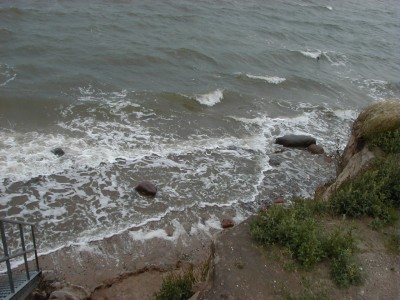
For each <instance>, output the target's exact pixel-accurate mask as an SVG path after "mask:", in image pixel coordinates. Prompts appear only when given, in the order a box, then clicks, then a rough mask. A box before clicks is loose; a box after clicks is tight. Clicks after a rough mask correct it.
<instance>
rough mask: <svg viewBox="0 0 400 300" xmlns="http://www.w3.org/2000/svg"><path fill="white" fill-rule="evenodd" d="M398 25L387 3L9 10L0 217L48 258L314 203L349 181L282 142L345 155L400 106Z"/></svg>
mask: <svg viewBox="0 0 400 300" xmlns="http://www.w3.org/2000/svg"><path fill="white" fill-rule="evenodd" d="M398 19H399V8H398V5H397V3H396V1H390V0H387V1H381V2H379V3H376V2H374V1H361V0H353V1H335V2H333V1H323V2H321V1H311V0H307V1H298V0H296V1H295V0H287V1H279V2H276V1H250V2H245V3H243V1H227V2H224V3H215V2H214V1H201V2H198V1H197V2H195V1H155V2H152V3H147V2H146V3H143V2H140V1H133V0H132V1H111V2H110V1H91V2H90V3H89V4H88V3H82V2H81V1H68V2H65V1H52V2H48V1H36V2H28V1H3V2H2V3H1V4H0V171H1V172H0V176H1V178H0V216H1V217H10V218H16V219H20V220H24V221H29V222H34V223H36V224H38V237H39V248H40V249H41V250H40V251H41V253H45V252H49V251H53V250H55V249H58V248H62V247H65V246H67V245H70V244H82V245H84V244H85V243H87V242H88V241H91V240H98V239H103V238H104V237H106V236H110V235H113V234H116V233H118V232H121V231H123V230H125V229H127V228H135V230H134V231H132V234H131V238H132V239H134V240H146V239H149V238H151V237H155V236H158V237H162V238H165V239H170V240H173V239H176V238H177V237H178V236H179V232H183V231H184V232H186V233H189V234H192V235H195V234H196V233H197V232H199V231H201V232H206V233H209V234H211V233H212V232H213V230H218V229H220V220H221V219H222V218H226V217H229V218H233V219H234V220H235V221H236V222H240V221H242V220H243V219H245V218H246V217H247V216H248V215H250V214H251V213H253V212H254V211H256V210H257V209H258V207H259V206H260V205H261V204H263V203H268V202H271V201H273V199H275V198H277V197H278V196H280V195H283V196H285V197H286V198H287V199H290V197H292V196H303V197H309V196H311V195H312V194H313V192H314V189H315V188H316V187H317V186H318V185H319V184H321V183H323V182H324V181H326V180H328V179H330V178H332V177H333V176H334V175H335V167H334V164H333V163H328V162H326V161H325V160H324V158H323V157H319V156H312V155H310V154H309V153H307V152H304V151H301V150H296V149H295V150H285V151H283V152H282V148H281V147H280V146H277V145H275V144H274V140H275V138H276V137H278V136H281V135H284V134H289V133H294V134H309V135H312V136H314V137H316V139H317V143H318V144H320V145H322V146H323V147H324V148H325V151H326V152H327V153H328V154H333V153H335V151H336V150H337V149H338V148H343V146H344V144H345V143H346V141H347V138H348V134H349V130H350V125H351V122H352V121H353V120H354V119H355V117H356V116H357V113H358V111H359V110H360V109H361V108H363V107H365V106H366V105H368V104H370V103H372V102H375V101H379V100H382V99H385V98H395V97H399V96H400V82H399V79H398V78H400V76H399V75H400V64H399V62H400V61H399V59H400V57H399V56H398V49H399V44H398V43H399V36H398V33H399V32H400V31H399V24H398V21H397V20H398ZM56 147H61V148H62V149H63V150H64V151H65V153H66V154H65V155H64V156H62V157H57V156H55V155H54V154H52V153H51V150H52V149H54V148H56ZM142 180H150V181H152V182H154V183H155V184H156V186H157V187H158V189H159V192H158V194H157V196H156V197H155V198H147V197H143V196H140V195H138V194H137V193H136V192H135V190H134V187H135V186H136V184H137V183H138V182H140V181H142ZM167 227H172V228H173V230H174V233H173V234H172V236H168V235H167V233H166V231H165V230H164V229H165V228H167ZM10 230H11V229H10Z"/></svg>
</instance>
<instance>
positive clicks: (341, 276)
mask: <svg viewBox="0 0 400 300" xmlns="http://www.w3.org/2000/svg"><path fill="white" fill-rule="evenodd" d="M331 277H332V279H333V280H334V281H335V282H336V284H337V285H338V286H340V287H348V286H350V285H359V284H361V283H362V278H363V277H362V269H361V267H360V265H359V264H358V263H356V261H355V258H354V256H353V255H352V253H351V251H350V250H347V251H346V250H345V251H342V252H340V253H339V255H338V256H336V257H333V258H332V259H331Z"/></svg>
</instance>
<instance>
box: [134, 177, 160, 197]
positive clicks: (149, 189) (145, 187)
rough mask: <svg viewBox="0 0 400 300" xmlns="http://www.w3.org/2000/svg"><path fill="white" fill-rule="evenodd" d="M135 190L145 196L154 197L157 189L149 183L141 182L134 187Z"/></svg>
mask: <svg viewBox="0 0 400 300" xmlns="http://www.w3.org/2000/svg"><path fill="white" fill-rule="evenodd" d="M135 190H136V191H137V192H138V193H140V194H142V195H145V196H153V197H154V196H155V195H156V194H157V187H156V186H155V185H154V184H152V183H151V182H150V181H142V182H140V183H139V184H138V185H137V186H136V187H135Z"/></svg>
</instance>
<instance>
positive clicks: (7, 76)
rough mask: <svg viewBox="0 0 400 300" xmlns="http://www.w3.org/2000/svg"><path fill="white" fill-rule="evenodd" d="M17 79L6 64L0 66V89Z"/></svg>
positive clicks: (15, 74)
mask: <svg viewBox="0 0 400 300" xmlns="http://www.w3.org/2000/svg"><path fill="white" fill-rule="evenodd" d="M16 77H17V73H15V72H14V69H13V68H11V67H10V66H9V65H7V64H0V87H2V86H6V85H7V84H8V83H9V82H11V81H13V80H14V79H15V78H16Z"/></svg>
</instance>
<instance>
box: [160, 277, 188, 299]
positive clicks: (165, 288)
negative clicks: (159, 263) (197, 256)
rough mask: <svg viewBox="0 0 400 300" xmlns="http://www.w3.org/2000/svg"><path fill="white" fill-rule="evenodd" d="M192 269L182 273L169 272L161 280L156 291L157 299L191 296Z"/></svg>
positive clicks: (186, 297)
mask: <svg viewBox="0 0 400 300" xmlns="http://www.w3.org/2000/svg"><path fill="white" fill-rule="evenodd" d="M194 280H195V278H194V275H193V270H189V271H187V272H185V273H183V274H174V273H170V274H168V275H167V277H166V278H165V279H164V280H163V283H162V285H161V289H160V291H159V292H158V293H156V299H157V300H186V299H189V298H190V297H191V296H193V294H194V293H193V282H194Z"/></svg>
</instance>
